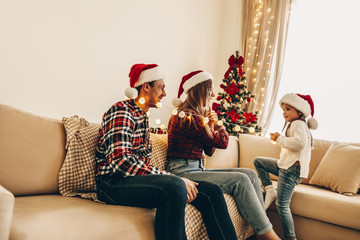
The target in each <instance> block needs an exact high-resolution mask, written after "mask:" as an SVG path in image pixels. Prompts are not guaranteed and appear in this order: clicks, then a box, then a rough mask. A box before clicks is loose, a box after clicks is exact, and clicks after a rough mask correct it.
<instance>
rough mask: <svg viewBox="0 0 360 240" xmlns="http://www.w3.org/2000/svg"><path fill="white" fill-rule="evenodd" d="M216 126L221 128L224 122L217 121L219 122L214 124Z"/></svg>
mask: <svg viewBox="0 0 360 240" xmlns="http://www.w3.org/2000/svg"><path fill="white" fill-rule="evenodd" d="M216 124H217V125H218V126H221V125H223V124H224V122H223V121H222V120H219V121H217V123H216Z"/></svg>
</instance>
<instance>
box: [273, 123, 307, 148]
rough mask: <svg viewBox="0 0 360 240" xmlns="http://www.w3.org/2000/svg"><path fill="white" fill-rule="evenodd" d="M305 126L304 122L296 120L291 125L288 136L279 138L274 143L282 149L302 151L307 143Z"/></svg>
mask: <svg viewBox="0 0 360 240" xmlns="http://www.w3.org/2000/svg"><path fill="white" fill-rule="evenodd" d="M306 128H307V126H306V123H305V122H304V121H301V120H296V121H294V122H292V123H291V126H290V129H289V136H288V137H287V136H279V137H278V138H277V140H276V142H277V143H278V144H279V145H280V146H281V147H283V148H286V149H289V150H293V151H299V150H302V149H303V148H304V147H305V146H306V143H307V134H306V132H307V129H306Z"/></svg>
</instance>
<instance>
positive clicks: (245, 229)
mask: <svg viewBox="0 0 360 240" xmlns="http://www.w3.org/2000/svg"><path fill="white" fill-rule="evenodd" d="M0 122H1V124H0V211H1V212H0V216H1V217H0V231H1V234H0V240H5V239H8V238H9V239H11V240H18V239H21V240H24V239H34V240H42V239H44V240H48V239H59V240H60V239H61V240H63V239H67V240H69V239H101V240H104V239H112V240H113V239H131V240H136V239H142V240H148V239H149V240H153V239H155V235H154V215H155V210H154V209H144V208H134V207H125V206H114V205H105V204H101V203H98V202H95V201H92V200H88V199H83V198H80V197H65V196H62V195H60V194H59V185H60V184H59V181H60V180H59V179H60V177H59V176H60V175H61V174H59V171H60V172H62V171H61V169H63V168H62V165H63V162H64V159H65V157H67V156H68V155H69V152H70V151H69V148H68V150H67V152H66V151H65V145H66V132H65V129H64V127H66V126H67V125H66V123H65V125H64V124H63V122H62V121H59V120H54V119H49V118H44V117H40V116H36V115H33V114H29V113H26V112H23V111H20V110H18V109H15V108H12V107H9V106H5V105H1V104H0ZM92 129H96V132H97V129H98V127H96V128H92ZM92 131H94V130H92ZM76 135H81V133H80V132H77V133H76ZM157 135H158V134H157ZM165 136H166V135H158V136H156V135H152V137H154V139H152V141H153V154H152V161H154V162H153V164H157V165H159V167H161V166H163V165H164V161H165V158H166V147H167V138H164V137H165ZM231 145H232V146H231V147H230V149H229V152H230V153H232V152H233V155H234V156H233V159H235V158H237V139H236V138H233V140H232V143H231ZM231 148H233V149H235V151H231ZM75 152H76V151H75ZM153 158H154V160H153ZM65 161H66V160H65ZM64 165H65V164H64ZM160 165H161V166H160ZM14 196H15V204H14ZM225 199H226V202H227V204H228V207H229V209H230V212H231V218H232V220H233V222H234V225H235V227H236V231H237V234H238V237H239V239H244V238H245V237H246V236H249V235H251V232H252V230H251V228H250V227H249V226H248V224H247V223H246V222H245V221H244V220H243V219H242V218H241V216H240V215H239V213H238V211H237V208H236V204H235V202H234V200H233V199H232V198H231V197H230V196H229V195H226V196H225ZM185 225H186V233H187V236H188V239H189V240H192V239H207V233H206V230H205V226H204V224H203V222H202V220H201V215H200V213H199V212H197V210H196V209H195V208H194V207H193V206H192V205H189V204H188V205H187V207H186V219H185ZM9 236H10V237H9Z"/></svg>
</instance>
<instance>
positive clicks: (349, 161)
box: [310, 142, 360, 195]
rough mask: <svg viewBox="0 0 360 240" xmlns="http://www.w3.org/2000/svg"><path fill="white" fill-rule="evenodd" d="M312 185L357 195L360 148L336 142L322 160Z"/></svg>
mask: <svg viewBox="0 0 360 240" xmlns="http://www.w3.org/2000/svg"><path fill="white" fill-rule="evenodd" d="M310 184H314V185H318V186H323V187H326V188H330V189H331V190H333V191H335V192H339V193H341V194H345V195H355V194H356V193H357V192H358V190H359V185H360V147H356V146H352V145H348V144H345V143H339V142H334V143H333V144H332V145H331V146H330V148H329V150H328V151H327V152H326V154H325V156H324V158H323V159H322V160H321V162H320V164H319V166H318V168H317V169H316V171H315V173H314V175H313V176H312V178H311V180H310Z"/></svg>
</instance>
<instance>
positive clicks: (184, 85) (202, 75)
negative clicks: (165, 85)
mask: <svg viewBox="0 0 360 240" xmlns="http://www.w3.org/2000/svg"><path fill="white" fill-rule="evenodd" d="M207 80H211V81H213V80H214V77H213V76H212V75H211V74H210V73H208V72H204V71H202V70H197V71H193V72H191V73H189V74H186V75H185V76H183V77H182V80H181V83H180V86H179V91H178V96H177V98H174V99H173V100H172V104H173V106H174V107H176V108H177V107H179V106H180V104H181V103H183V101H182V100H181V99H180V97H181V95H182V94H183V93H185V94H187V92H188V91H189V90H190V89H191V88H192V87H194V86H196V85H198V84H200V83H202V82H205V81H207Z"/></svg>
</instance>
